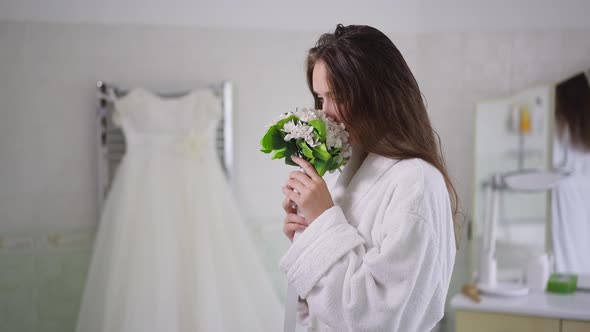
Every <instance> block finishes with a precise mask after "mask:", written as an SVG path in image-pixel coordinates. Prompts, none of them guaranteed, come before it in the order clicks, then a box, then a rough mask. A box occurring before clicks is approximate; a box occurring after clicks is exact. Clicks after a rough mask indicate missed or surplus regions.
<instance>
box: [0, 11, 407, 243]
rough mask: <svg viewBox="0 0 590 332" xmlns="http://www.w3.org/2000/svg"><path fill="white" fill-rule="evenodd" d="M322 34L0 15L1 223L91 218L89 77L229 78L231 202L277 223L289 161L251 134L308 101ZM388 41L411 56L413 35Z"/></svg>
mask: <svg viewBox="0 0 590 332" xmlns="http://www.w3.org/2000/svg"><path fill="white" fill-rule="evenodd" d="M319 34H320V33H318V32H289V31H263V30H221V29H206V28H196V27H158V26H135V25H134V26H131V25H98V24H61V23H60V24H57V23H26V22H21V23H19V22H7V21H5V22H0V45H2V47H1V48H0V73H1V76H2V80H0V100H1V102H0V126H1V128H0V135H1V137H2V138H1V139H0V142H1V143H0V144H1V155H2V167H1V168H0V181H1V182H2V183H1V185H0V211H2V214H1V215H0V218H1V223H0V226H1V227H2V228H1V229H0V230H4V231H15V230H19V231H25V232H26V231H28V230H38V229H39V228H41V229H44V228H50V229H53V228H56V227H63V228H72V227H74V228H79V227H90V226H92V225H94V223H95V222H96V220H97V217H98V211H97V206H96V202H97V197H96V194H97V183H96V147H97V145H96V144H97V142H96V138H95V132H94V126H95V121H96V119H95V107H96V99H95V83H96V81H98V80H105V81H108V82H115V83H117V84H120V85H122V86H126V87H134V86H145V87H147V88H150V89H154V90H161V91H174V90H186V89H187V88H190V87H193V86H199V85H206V84H210V83H211V82H220V81H221V80H224V79H227V80H231V81H233V82H234V83H235V89H236V91H235V140H236V146H235V148H236V151H235V167H236V170H235V177H236V183H235V184H236V190H237V194H238V198H239V199H240V202H241V203H242V207H243V209H244V212H245V215H246V216H248V217H249V218H250V219H253V220H254V221H260V220H273V218H274V219H275V220H276V218H277V216H280V210H281V208H280V202H281V200H282V199H281V197H282V194H281V192H280V187H281V186H282V185H283V182H284V180H285V175H286V174H287V172H288V171H289V170H290V168H288V167H286V166H284V165H283V164H282V163H281V162H278V161H274V162H271V161H270V158H269V156H267V155H264V154H262V153H261V152H259V140H260V138H261V135H262V134H263V133H264V128H265V125H267V124H268V123H269V122H270V121H272V120H274V119H275V118H276V116H277V115H278V114H279V113H280V112H284V111H287V110H291V109H293V108H294V107H296V106H300V105H302V104H303V105H306V104H307V105H310V104H311V98H310V96H309V94H308V91H307V87H306V83H305V77H304V59H305V52H306V50H307V49H308V48H309V47H311V46H312V45H313V43H314V42H315V40H316V39H317V37H318V36H319ZM391 38H392V39H394V40H396V41H399V44H400V47H401V48H402V50H407V51H404V52H405V53H406V54H408V56H409V58H410V59H413V58H415V57H414V56H413V53H412V52H413V51H414V48H413V47H414V39H413V38H412V37H408V36H405V35H399V36H391ZM276 222H278V223H280V222H281V220H280V219H278V220H276Z"/></svg>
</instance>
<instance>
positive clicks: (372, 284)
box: [280, 152, 456, 332]
mask: <svg viewBox="0 0 590 332" xmlns="http://www.w3.org/2000/svg"><path fill="white" fill-rule="evenodd" d="M330 191H331V193H332V198H333V200H334V203H335V206H334V207H332V208H330V209H328V210H326V211H325V212H324V213H323V214H322V215H320V216H319V217H318V218H317V219H316V220H315V221H314V222H313V223H312V224H311V225H310V226H309V227H308V228H307V229H306V230H305V231H304V232H303V233H302V234H301V235H300V236H299V238H298V239H297V240H296V241H295V242H294V243H293V245H292V246H291V247H290V249H289V250H288V251H287V253H286V254H285V255H284V256H283V257H282V259H281V261H280V269H281V270H282V271H283V272H284V273H286V275H287V278H288V281H289V282H290V283H291V284H293V285H294V287H295V289H296V290H297V292H298V294H299V295H300V298H301V299H303V300H301V301H300V305H299V323H300V324H302V325H306V326H308V327H310V329H309V330H311V331H338V332H344V331H354V332H359V331H402V332H413V331H420V332H423V331H430V330H431V329H432V328H433V327H434V326H435V325H436V323H437V322H438V321H439V320H440V319H441V318H442V317H443V313H444V304H445V298H446V295H447V291H448V286H449V281H450V278H451V273H452V270H453V264H454V261H455V251H456V249H455V238H454V231H453V221H452V213H451V207H450V201H449V195H448V192H447V189H446V186H445V182H444V178H443V176H442V174H441V173H440V172H439V171H438V170H437V169H436V168H434V167H433V166H431V165H430V164H428V163H427V162H425V161H423V160H421V159H411V160H402V161H398V160H392V159H389V158H385V157H382V156H378V155H375V154H368V156H367V157H366V159H364V161H363V160H362V157H361V156H360V155H359V154H358V153H356V152H355V154H354V155H353V157H352V158H351V161H350V162H349V164H348V165H347V166H346V167H345V168H344V170H343V173H342V174H341V175H340V176H339V177H338V179H337V181H336V183H335V185H333V186H330Z"/></svg>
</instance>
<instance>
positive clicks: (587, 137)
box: [555, 71, 590, 151]
mask: <svg viewBox="0 0 590 332" xmlns="http://www.w3.org/2000/svg"><path fill="white" fill-rule="evenodd" d="M555 118H556V122H557V130H558V134H559V135H560V136H561V137H563V136H565V135H567V139H568V140H569V141H570V143H571V145H572V146H574V147H576V148H578V149H579V150H581V151H590V71H588V73H587V74H585V73H579V74H576V75H574V76H572V77H570V78H568V79H566V80H565V81H563V82H560V83H559V84H557V87H556V89H555Z"/></svg>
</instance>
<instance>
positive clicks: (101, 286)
mask: <svg viewBox="0 0 590 332" xmlns="http://www.w3.org/2000/svg"><path fill="white" fill-rule="evenodd" d="M116 109H117V110H116V113H115V121H116V122H117V123H118V124H119V125H120V126H121V127H122V128H123V131H124V133H125V137H126V141H127V152H126V155H125V157H124V158H123V161H122V162H121V165H120V166H119V169H118V171H117V174H116V176H115V179H114V182H113V185H112V188H111V191H110V193H109V196H108V198H107V200H106V203H105V206H104V210H103V213H102V217H101V220H100V224H99V229H98V234H97V238H96V242H95V247H94V253H93V258H92V262H91V266H90V270H89V274H88V279H87V284H86V289H85V292H84V296H83V299H82V305H81V309H80V316H79V320H78V325H77V331H78V332H150V331H153V332H189V331H190V332H199V331H206V332H212V331H213V332H214V331H232V332H233V331H279V330H281V324H282V308H281V305H280V303H279V300H278V298H277V296H276V294H275V292H274V289H273V287H272V284H271V281H270V278H269V276H268V274H267V273H266V272H265V270H264V267H263V265H262V264H261V262H260V261H259V257H258V254H257V252H256V249H255V246H254V243H253V242H252V241H251V239H250V237H249V232H248V230H247V228H246V225H245V224H244V223H243V221H242V220H243V219H242V217H241V215H240V212H239V211H238V209H237V207H236V205H235V204H234V201H233V198H232V195H231V192H230V191H229V187H228V185H227V183H226V181H225V177H224V175H223V171H222V168H221V167H220V163H219V159H218V158H217V155H216V150H215V139H214V138H215V132H216V130H215V129H216V121H217V120H218V118H219V116H220V113H221V105H220V102H219V100H218V99H217V98H216V97H215V96H214V95H213V93H212V92H211V91H209V90H195V91H193V92H192V93H190V94H188V95H185V96H183V97H180V98H175V99H164V98H161V97H158V96H156V95H154V94H152V93H150V92H148V91H146V90H143V89H136V90H132V91H131V92H130V93H129V94H128V95H127V96H125V97H123V98H121V99H119V100H118V101H117V102H116Z"/></svg>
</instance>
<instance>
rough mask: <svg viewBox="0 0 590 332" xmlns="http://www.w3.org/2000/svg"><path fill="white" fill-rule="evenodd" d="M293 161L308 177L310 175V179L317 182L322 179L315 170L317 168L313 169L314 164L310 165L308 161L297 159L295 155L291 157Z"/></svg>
mask: <svg viewBox="0 0 590 332" xmlns="http://www.w3.org/2000/svg"><path fill="white" fill-rule="evenodd" d="M291 160H293V161H294V162H295V163H296V164H297V165H299V166H301V168H303V170H305V173H306V174H307V175H309V177H310V178H311V179H312V180H314V181H317V180H319V179H321V178H322V177H321V176H320V175H319V174H318V172H317V171H316V170H315V168H314V167H313V165H312V164H310V163H309V162H308V161H307V160H305V159H303V158H300V157H297V156H295V155H291Z"/></svg>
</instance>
